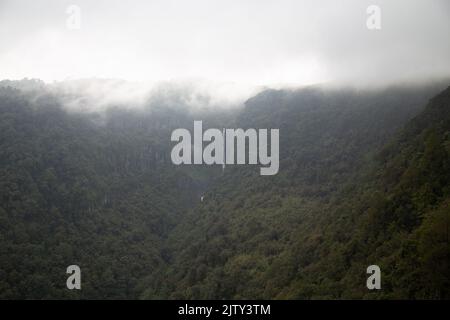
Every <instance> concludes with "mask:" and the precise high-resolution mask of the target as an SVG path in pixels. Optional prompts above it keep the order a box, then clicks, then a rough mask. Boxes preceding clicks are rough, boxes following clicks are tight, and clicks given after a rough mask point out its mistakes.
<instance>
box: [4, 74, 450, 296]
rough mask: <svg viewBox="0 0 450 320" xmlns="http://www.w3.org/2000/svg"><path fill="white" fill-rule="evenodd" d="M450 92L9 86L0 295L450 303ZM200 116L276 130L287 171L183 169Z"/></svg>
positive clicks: (443, 86) (436, 87) (442, 88)
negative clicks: (187, 142)
mask: <svg viewBox="0 0 450 320" xmlns="http://www.w3.org/2000/svg"><path fill="white" fill-rule="evenodd" d="M447 87H448V82H446V83H442V82H438V83H432V84H429V83H426V84H416V85H414V86H411V85H410V86H396V87H395V86H392V87H388V88H384V89H378V90H361V89H360V90H358V89H350V88H347V89H343V88H340V89H338V88H334V89H333V88H328V89H324V88H321V87H314V86H313V87H306V88H302V89H292V90H273V89H267V90H263V91H262V92H260V93H258V94H256V95H254V96H252V97H251V98H250V99H248V100H247V101H246V102H245V104H242V106H241V105H240V104H238V103H237V104H236V105H237V106H236V107H235V108H198V106H199V105H200V106H210V105H211V104H212V103H211V101H213V99H212V97H208V96H203V95H202V94H199V93H198V92H197V93H195V94H193V93H192V91H191V89H189V88H185V89H183V90H181V89H180V88H179V87H177V88H172V89H170V90H166V89H164V90H162V89H161V88H160V89H161V90H160V91H158V94H154V92H153V94H152V95H150V96H148V95H139V96H140V97H142V99H141V100H140V101H139V102H136V103H135V104H134V105H133V103H132V102H130V101H126V100H120V99H119V100H114V101H111V100H108V99H106V100H102V101H104V102H105V104H104V105H103V106H102V108H101V109H95V108H94V109H91V108H90V107H91V105H93V106H95V105H96V104H97V103H98V101H99V100H96V99H94V100H92V96H86V95H83V94H81V93H77V90H78V89H77V90H73V91H72V90H63V89H62V88H61V87H57V86H56V87H52V88H49V86H48V85H46V84H45V83H43V82H40V81H38V80H27V81H19V82H15V81H1V82H0V132H1V134H0V231H1V232H0V248H1V249H0V298H3V299H6V298H19V299H42V298H66V299H77V298H87V299H94V298H95V299H103V298H106V299H131V298H141V299H155V298H169V299H173V298H186V299H193V298H197V299H198V298H201V299H204V298H215V299H241V298H266V299H272V298H275V299H311V298H313V299H314V298H333V299H334V298H336V299H337V298H369V299H379V298H398V299H408V298H412V299H435V298H437V299H445V298H446V299H448V298H449V295H450V293H449V280H450V274H449V270H450V268H449V253H450V242H449V238H448V228H449V224H450V217H449V215H450V209H449V201H450V200H449V180H450V161H449V160H450V157H449V155H450V134H449V133H450V118H449V116H450V112H449V108H450V88H447ZM76 88H79V87H78V86H76ZM108 88H109V87H108ZM106 98H108V97H106ZM193 103H194V104H195V105H196V106H197V107H196V108H195V107H194V108H193V107H192V104H193ZM213 105H214V104H213ZM74 106H77V107H78V106H85V107H86V109H84V111H83V112H80V111H79V109H77V108H74ZM81 109H82V110H83V108H81ZM77 110H78V111H77ZM194 120H202V121H203V123H204V126H205V127H212V128H223V127H230V128H233V127H234V128H244V129H245V128H279V129H280V171H279V173H278V174H277V175H275V176H270V177H264V176H260V175H259V174H258V168H255V167H252V166H250V167H248V166H227V167H226V168H225V170H222V167H220V166H210V167H203V166H200V167H199V166H175V165H173V164H172V163H171V160H170V150H171V147H172V144H171V142H170V134H171V132H172V131H173V130H174V129H176V128H190V127H192V124H193V121H194ZM200 197H203V201H200ZM72 264H76V265H79V266H80V267H81V270H82V274H83V280H82V281H83V282H82V290H73V291H70V290H67V288H66V286H65V283H66V277H67V275H66V273H65V271H66V267H67V266H69V265H72ZM372 264H377V265H379V266H380V268H381V270H382V290H380V291H377V290H375V291H369V290H367V288H366V286H365V280H366V278H367V274H366V268H367V266H369V265H372Z"/></svg>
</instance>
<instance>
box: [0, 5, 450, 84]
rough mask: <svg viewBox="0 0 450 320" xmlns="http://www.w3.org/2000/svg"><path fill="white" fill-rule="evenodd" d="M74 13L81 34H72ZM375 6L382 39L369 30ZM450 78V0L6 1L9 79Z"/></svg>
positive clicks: (1, 9)
mask: <svg viewBox="0 0 450 320" xmlns="http://www.w3.org/2000/svg"><path fill="white" fill-rule="evenodd" d="M71 4H74V5H77V6H78V7H79V8H80V9H81V25H80V27H81V28H80V29H79V30H73V29H70V28H68V27H67V19H68V18H69V14H67V13H66V10H67V8H68V6H69V5H71ZM371 4H376V5H378V6H379V7H380V9H381V29H380V30H369V29H368V28H367V26H366V20H367V18H368V16H369V15H368V14H367V13H366V9H367V7H368V6H369V5H371ZM449 75H450V1H448V0H427V1H426V0H415V1H412V0H404V1H393V0H387V1H379V0H371V1H365V0H354V1H353V0H352V1H350V0H348V1H346V0H344V1H336V0H329V1H323V0H319V1H318V0H315V1H300V0H226V1H225V0H183V1H182V0H178V1H170V0H147V1H138V0H126V1H123V0H122V1H113V0H108V1H106V0H96V1H92V0H83V1H81V0H72V1H64V0H63V1H61V0H34V1H31V0H28V1H23V0H0V79H21V78H24V77H28V78H40V79H43V80H45V81H48V82H49V81H53V80H64V79H74V78H89V77H100V78H121V79H126V80H150V81H160V80H173V79H190V78H201V79H208V80H213V81H219V82H221V81H225V82H236V83H243V84H251V85H274V84H294V85H303V84H310V83H318V82H333V83H347V82H348V83H368V84H371V83H380V82H383V83H384V82H392V81H399V80H420V79H424V78H429V77H442V76H449Z"/></svg>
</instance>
